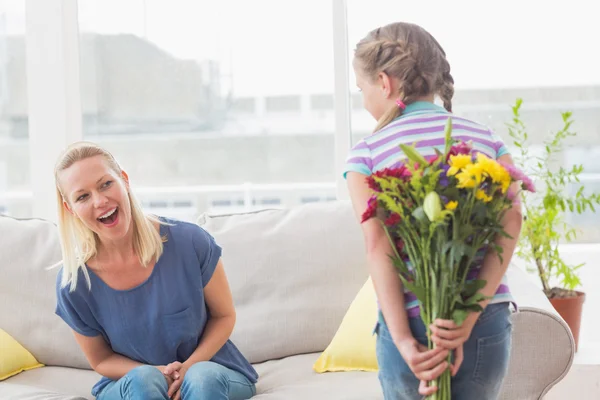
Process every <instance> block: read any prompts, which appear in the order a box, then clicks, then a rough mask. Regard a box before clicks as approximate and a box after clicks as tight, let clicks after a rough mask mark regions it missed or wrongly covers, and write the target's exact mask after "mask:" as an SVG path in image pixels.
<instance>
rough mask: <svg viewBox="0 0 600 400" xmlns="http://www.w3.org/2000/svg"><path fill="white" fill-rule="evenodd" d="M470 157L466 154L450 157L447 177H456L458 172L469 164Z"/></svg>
mask: <svg viewBox="0 0 600 400" xmlns="http://www.w3.org/2000/svg"><path fill="white" fill-rule="evenodd" d="M471 163H472V162H471V156H470V155H468V154H458V155H456V156H450V162H449V163H448V164H449V165H450V169H449V170H448V172H447V175H448V176H452V175H456V173H458V171H459V170H461V169H463V168H465V167H466V166H467V165H469V164H471Z"/></svg>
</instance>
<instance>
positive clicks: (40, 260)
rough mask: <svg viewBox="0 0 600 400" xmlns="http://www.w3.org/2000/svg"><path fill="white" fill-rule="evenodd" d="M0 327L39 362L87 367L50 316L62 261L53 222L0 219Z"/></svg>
mask: <svg viewBox="0 0 600 400" xmlns="http://www.w3.org/2000/svg"><path fill="white" fill-rule="evenodd" d="M0 238H2V240H0V254H1V255H2V257H0V293H2V296H1V297H0V321H1V322H0V328H2V329H4V330H5V331H6V332H7V333H8V334H9V335H11V336H12V337H13V338H14V339H15V340H17V341H18V342H19V343H21V345H23V347H25V348H26V349H27V350H29V351H30V352H31V354H33V356H34V357H35V358H36V359H37V360H38V361H39V362H40V363H42V364H46V365H60V366H70V367H79V368H89V364H88V362H87V361H86V359H85V357H84V356H83V352H82V351H81V350H80V348H79V346H78V345H77V343H76V342H75V338H74V336H73V334H72V333H71V330H70V329H69V327H68V326H67V325H66V324H65V323H64V322H63V321H62V320H61V319H60V318H59V317H58V316H56V315H55V314H54V307H55V305H56V295H55V280H56V274H57V273H58V269H57V268H55V269H52V270H48V269H47V268H48V267H49V266H51V265H53V264H56V263H57V262H59V261H60V260H61V251H60V244H59V239H58V231H57V228H56V226H55V225H54V224H52V223H50V222H47V221H43V220H39V219H28V220H18V219H14V218H10V217H6V216H0Z"/></svg>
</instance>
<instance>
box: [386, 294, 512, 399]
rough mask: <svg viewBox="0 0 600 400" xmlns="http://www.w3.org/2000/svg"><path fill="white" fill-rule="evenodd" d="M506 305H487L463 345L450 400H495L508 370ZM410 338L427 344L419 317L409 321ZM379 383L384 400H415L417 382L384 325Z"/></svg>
mask: <svg viewBox="0 0 600 400" xmlns="http://www.w3.org/2000/svg"><path fill="white" fill-rule="evenodd" d="M510 314H511V312H510V309H509V308H508V303H500V304H490V305H488V306H487V307H486V309H485V310H484V312H483V313H482V314H481V315H480V316H479V319H478V320H477V322H476V323H475V326H474V327H473V331H472V332H471V336H470V337H469V339H468V340H467V341H466V342H465V343H464V344H463V349H464V361H463V363H462V365H461V367H460V369H459V370H458V373H457V374H456V376H455V377H453V378H452V384H451V386H452V400H495V399H497V398H498V395H499V393H500V389H501V386H502V382H503V380H504V377H505V376H506V372H507V370H508V361H509V358H510V346H511V338H512V323H511V319H510ZM409 323H410V329H411V331H412V334H413V336H414V337H415V339H417V341H419V342H420V343H422V344H424V345H427V333H426V329H425V325H424V324H423V321H422V320H421V318H409ZM376 332H377V362H378V363H379V382H380V384H381V387H382V389H383V395H384V398H385V400H400V399H402V400H417V399H419V400H420V399H422V398H423V396H421V395H420V394H419V380H418V379H417V378H416V377H415V375H414V374H413V372H412V371H411V370H410V368H409V367H408V365H407V364H406V363H405V362H404V360H403V359H402V356H401V355H400V352H399V351H398V349H397V348H396V346H395V345H394V343H393V341H392V338H391V336H390V332H389V330H388V328H387V326H386V324H385V323H384V322H379V324H378V326H377V328H376Z"/></svg>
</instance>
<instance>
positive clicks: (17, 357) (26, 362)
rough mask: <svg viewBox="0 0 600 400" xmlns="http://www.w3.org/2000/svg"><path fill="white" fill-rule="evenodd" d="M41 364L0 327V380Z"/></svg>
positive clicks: (41, 365)
mask: <svg viewBox="0 0 600 400" xmlns="http://www.w3.org/2000/svg"><path fill="white" fill-rule="evenodd" d="M43 366H44V365H43V364H40V363H39V362H38V361H37V360H36V359H35V357H34V356H33V355H32V354H31V353H30V352H28V351H27V350H26V349H25V348H24V347H23V346H21V345H20V344H19V342H17V341H16V340H15V339H13V338H12V337H11V336H10V335H9V334H8V333H6V332H5V331H4V330H2V329H0V381H2V380H4V379H6V378H10V377H11V376H13V375H16V374H18V373H20V372H23V371H27V370H29V369H33V368H38V367H43Z"/></svg>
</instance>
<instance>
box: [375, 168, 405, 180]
mask: <svg viewBox="0 0 600 400" xmlns="http://www.w3.org/2000/svg"><path fill="white" fill-rule="evenodd" d="M374 175H375V176H379V177H381V178H399V179H404V180H406V178H410V177H411V173H410V171H409V170H408V169H407V168H406V166H404V165H402V166H400V167H396V168H384V169H382V170H380V171H377V172H375V174H374Z"/></svg>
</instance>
